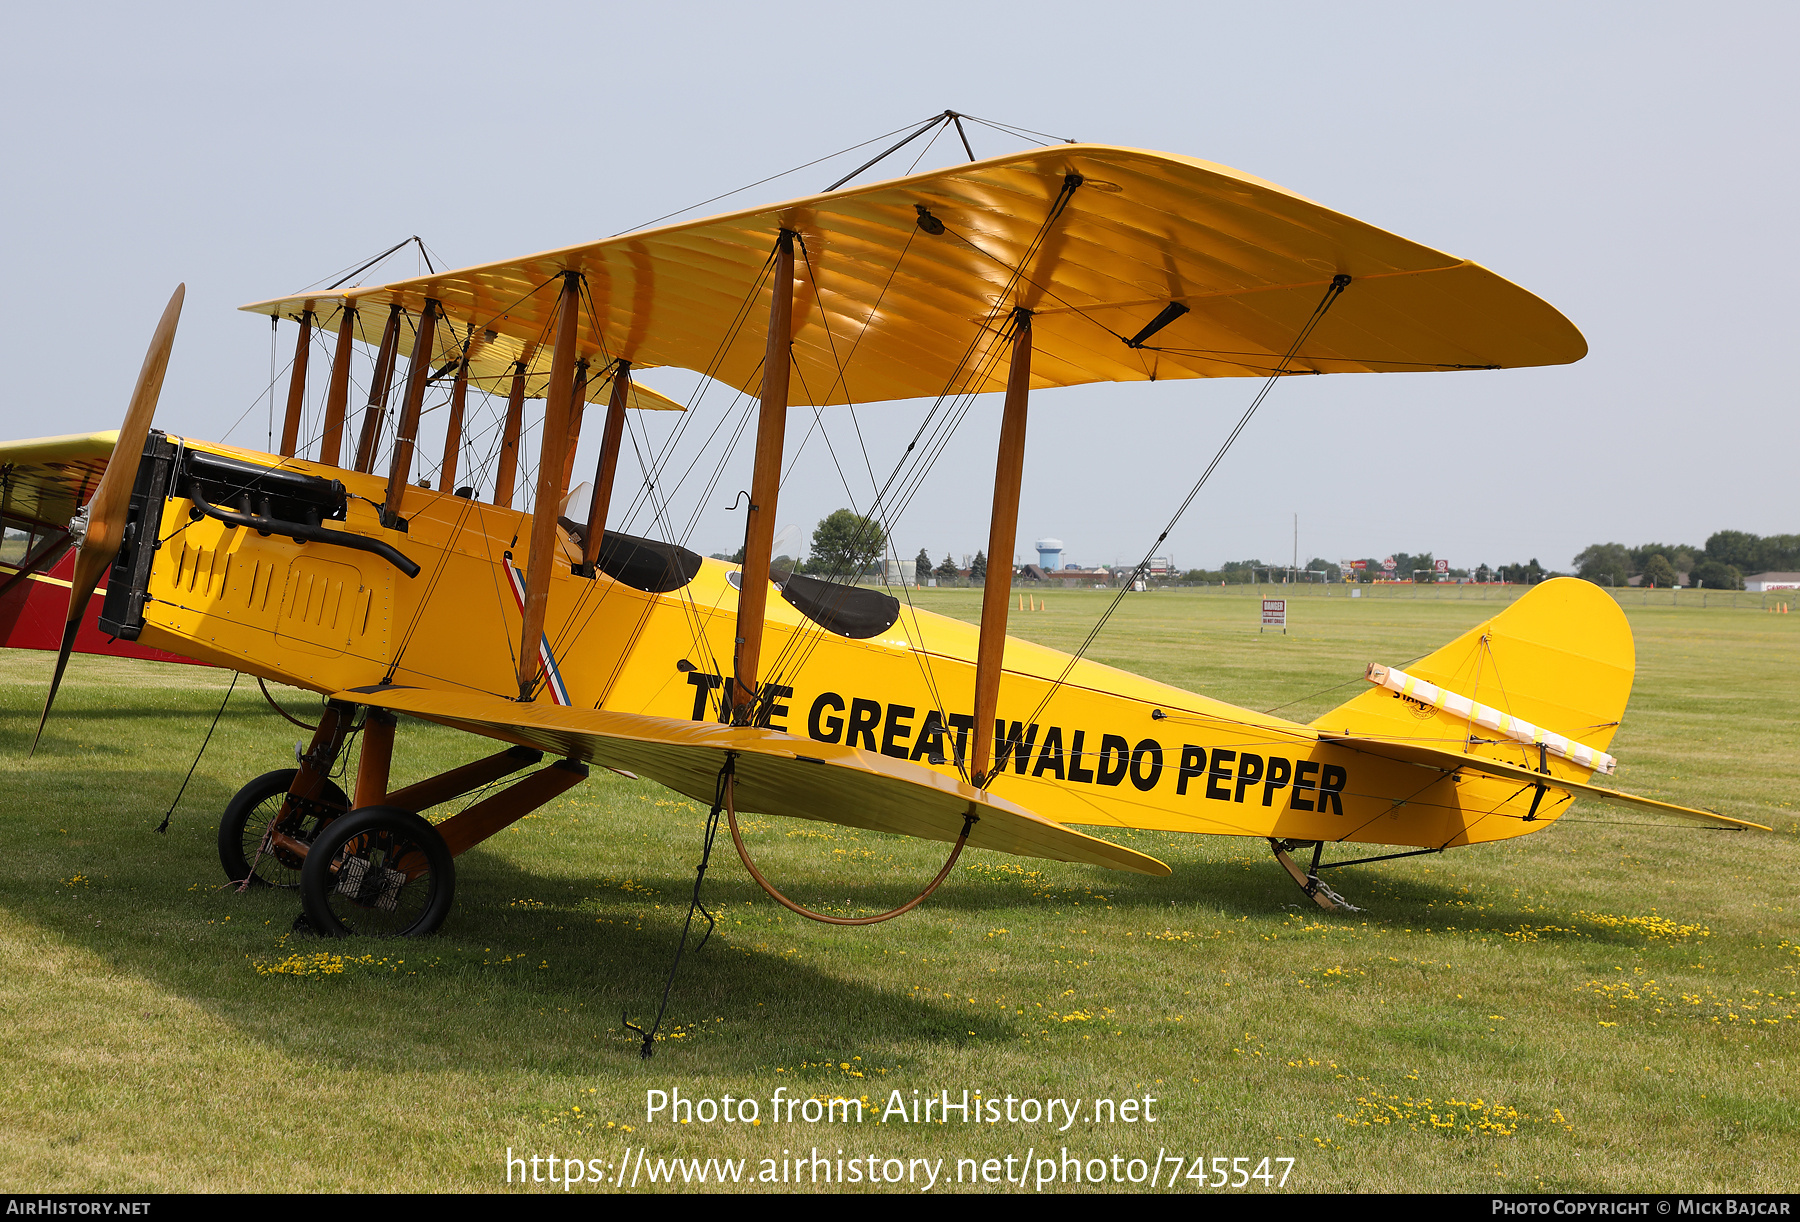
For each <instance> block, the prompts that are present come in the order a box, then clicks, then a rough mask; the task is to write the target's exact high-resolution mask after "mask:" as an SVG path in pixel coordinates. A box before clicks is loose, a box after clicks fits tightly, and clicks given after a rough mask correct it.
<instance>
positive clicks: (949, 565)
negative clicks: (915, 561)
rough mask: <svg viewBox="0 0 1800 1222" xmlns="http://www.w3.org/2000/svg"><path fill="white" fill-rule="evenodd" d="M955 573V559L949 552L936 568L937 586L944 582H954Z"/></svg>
mask: <svg viewBox="0 0 1800 1222" xmlns="http://www.w3.org/2000/svg"><path fill="white" fill-rule="evenodd" d="M927 559H930V557H927ZM956 571H957V570H956V557H955V556H952V555H951V554H950V553H949V552H945V553H944V563H942V564H940V565H938V566H937V579H938V584H939V585H943V584H945V583H946V582H951V581H955V580H956Z"/></svg>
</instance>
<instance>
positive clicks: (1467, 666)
mask: <svg viewBox="0 0 1800 1222" xmlns="http://www.w3.org/2000/svg"><path fill="white" fill-rule="evenodd" d="M1382 661H1384V662H1385V661H1388V659H1382ZM1394 661H1400V659H1394ZM1636 670H1637V651H1636V648H1635V647H1634V646H1633V645H1632V641H1631V627H1630V625H1629V624H1628V623H1626V620H1625V613H1624V612H1623V611H1621V610H1620V609H1619V604H1618V603H1617V602H1615V601H1614V600H1613V598H1612V596H1611V595H1609V594H1607V593H1606V592H1605V591H1603V590H1602V589H1600V587H1598V586H1596V585H1593V584H1592V583H1590V582H1586V581H1580V580H1577V579H1574V578H1557V579H1555V580H1552V581H1547V582H1545V583H1544V584H1543V585H1541V586H1538V587H1537V588H1536V589H1534V590H1532V591H1531V592H1529V593H1528V594H1526V595H1524V596H1523V597H1522V598H1520V599H1519V600H1518V601H1516V602H1514V603H1513V604H1512V605H1511V606H1509V607H1507V608H1506V610H1504V611H1502V612H1501V613H1500V614H1498V615H1496V616H1494V617H1493V618H1492V619H1490V620H1488V621H1486V622H1485V623H1482V624H1479V625H1477V626H1476V627H1474V628H1471V629H1470V630H1469V631H1468V632H1465V633H1463V635H1461V636H1459V637H1457V638H1456V639H1455V640H1454V641H1451V642H1450V643H1449V644H1448V645H1445V646H1444V647H1443V648H1442V649H1439V650H1436V651H1435V652H1433V653H1430V654H1428V655H1426V656H1425V657H1423V658H1421V659H1419V660H1418V661H1417V662H1413V663H1411V664H1410V665H1408V666H1406V667H1405V671H1406V673H1407V674H1408V675H1411V676H1413V677H1414V678H1417V679H1423V680H1425V681H1426V682H1428V683H1432V684H1436V685H1437V686H1438V687H1440V688H1443V689H1444V690H1445V692H1447V693H1454V694H1455V695H1457V696H1462V697H1466V698H1467V699H1468V700H1471V701H1474V702H1475V703H1477V704H1484V705H1489V706H1491V707H1493V708H1496V709H1499V710H1500V711H1502V712H1504V713H1507V714H1510V715H1511V716H1513V717H1518V718H1522V719H1523V720H1525V721H1527V722H1531V723H1532V724H1534V725H1536V726H1541V727H1542V728H1544V729H1545V730H1549V731H1552V732H1553V733H1556V734H1561V735H1563V736H1565V737H1567V738H1569V739H1572V740H1573V741H1574V742H1576V743H1580V744H1583V745H1585V746H1588V747H1591V748H1593V749H1594V750H1596V751H1604V750H1605V749H1606V747H1607V745H1608V744H1610V743H1611V742H1612V738H1613V735H1614V734H1615V733H1616V732H1617V730H1618V726H1619V721H1620V719H1621V718H1622V717H1623V716H1624V715H1625V702H1626V701H1627V699H1629V698H1630V696H1631V681H1632V677H1633V675H1634V674H1635V673H1636ZM1312 725H1313V728H1314V729H1317V730H1319V731H1321V732H1324V733H1330V734H1333V735H1337V734H1347V735H1352V736H1355V737H1363V738H1376V739H1384V740H1387V741H1392V742H1406V743H1416V744H1418V745H1420V746H1431V747H1438V748H1441V749H1443V750H1448V751H1457V752H1474V753H1476V754H1480V755H1485V756H1488V757H1490V758H1493V759H1498V760H1503V761H1506V762H1508V763H1514V764H1520V763H1522V764H1523V765H1524V766H1525V767H1527V768H1530V769H1532V770H1534V771H1536V770H1538V769H1539V768H1540V767H1545V766H1547V767H1548V768H1549V770H1550V772H1551V773H1552V774H1554V775H1556V776H1562V777H1568V778H1572V779H1576V780H1586V779H1587V777H1588V776H1589V775H1590V774H1591V772H1592V769H1591V768H1586V767H1582V766H1580V765H1579V764H1577V763H1576V762H1575V761H1574V760H1571V759H1568V758H1565V757H1562V756H1556V755H1552V756H1549V757H1548V758H1546V757H1545V754H1544V753H1542V752H1540V751H1539V750H1538V749H1537V748H1535V747H1529V746H1526V745H1524V744H1521V743H1518V742H1514V741H1511V740H1505V741H1501V742H1496V741H1494V740H1495V739H1505V736H1504V735H1502V734H1497V733H1494V732H1492V731H1490V730H1487V729H1484V728H1483V727H1481V726H1479V725H1476V724H1474V723H1473V722H1472V721H1471V719H1470V718H1468V717H1466V716H1458V715H1456V714H1455V713H1453V712H1451V711H1449V710H1447V709H1443V708H1434V707H1432V706H1431V705H1430V704H1427V703H1425V702H1422V701H1417V700H1409V699H1407V698H1406V697H1405V696H1403V695H1401V694H1400V693H1398V692H1395V691H1390V690H1388V689H1386V688H1382V687H1372V688H1370V689H1369V690H1368V691H1365V692H1362V693H1360V694H1358V695H1357V696H1356V697H1355V698H1354V699H1351V700H1349V701H1347V702H1345V703H1344V704H1341V705H1339V706H1338V707H1337V708H1335V709H1332V710H1331V711H1330V712H1329V713H1326V714H1324V715H1323V716H1321V717H1319V718H1317V719H1316V720H1314V721H1313V723H1312Z"/></svg>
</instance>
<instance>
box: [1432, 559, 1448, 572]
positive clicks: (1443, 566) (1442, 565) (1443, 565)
mask: <svg viewBox="0 0 1800 1222" xmlns="http://www.w3.org/2000/svg"><path fill="white" fill-rule="evenodd" d="M1435 563H1436V565H1437V571H1438V572H1440V573H1448V572H1449V571H1450V562H1449V561H1448V560H1438V561H1435Z"/></svg>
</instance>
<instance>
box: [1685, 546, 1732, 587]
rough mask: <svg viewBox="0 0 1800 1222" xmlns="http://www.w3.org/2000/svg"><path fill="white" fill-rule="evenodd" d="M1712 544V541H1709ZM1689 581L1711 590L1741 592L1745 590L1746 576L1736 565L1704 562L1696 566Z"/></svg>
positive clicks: (1711, 561) (1714, 561) (1689, 576)
mask: <svg viewBox="0 0 1800 1222" xmlns="http://www.w3.org/2000/svg"><path fill="white" fill-rule="evenodd" d="M1709 542H1710V541H1709ZM1688 579H1689V580H1690V581H1692V582H1693V583H1694V584H1695V585H1697V586H1705V587H1706V588H1707V589H1709V590H1741V589H1743V588H1744V574H1743V573H1742V571H1740V570H1739V569H1738V567H1737V566H1736V565H1735V564H1720V563H1719V562H1718V561H1717V560H1702V561H1700V562H1699V563H1697V564H1696V565H1694V571H1693V572H1691V573H1689V574H1688Z"/></svg>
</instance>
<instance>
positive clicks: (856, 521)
mask: <svg viewBox="0 0 1800 1222" xmlns="http://www.w3.org/2000/svg"><path fill="white" fill-rule="evenodd" d="M886 549H887V532H886V531H884V530H882V529H881V526H880V524H879V523H877V522H875V521H874V520H873V519H870V518H865V517H863V516H862V515H861V514H859V513H855V512H853V511H851V510H849V509H836V510H833V511H832V512H831V513H830V514H829V515H828V516H827V517H825V518H823V519H821V520H820V522H819V526H818V529H817V530H815V531H813V537H812V558H811V563H810V564H809V565H808V566H807V567H808V571H809V572H814V573H819V574H821V575H824V576H827V577H835V578H839V579H854V578H856V577H857V576H859V575H861V573H862V571H863V570H864V569H866V568H868V567H869V564H870V563H871V562H872V561H873V560H874V559H875V557H877V556H879V555H881V553H882V552H883V551H885V550H886Z"/></svg>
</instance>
